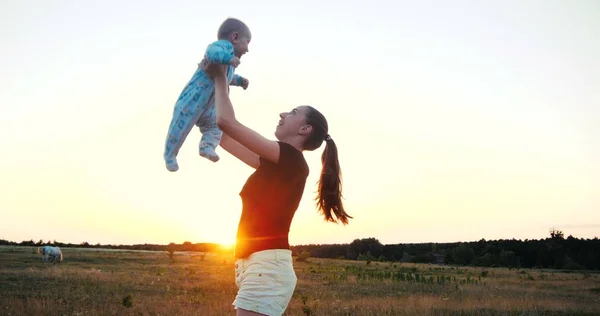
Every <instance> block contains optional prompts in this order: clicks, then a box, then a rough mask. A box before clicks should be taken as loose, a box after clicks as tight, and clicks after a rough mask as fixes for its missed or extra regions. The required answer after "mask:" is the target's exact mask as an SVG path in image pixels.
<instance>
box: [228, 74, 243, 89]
mask: <svg viewBox="0 0 600 316" xmlns="http://www.w3.org/2000/svg"><path fill="white" fill-rule="evenodd" d="M242 79H244V77H242V76H240V75H238V74H233V78H232V79H231V82H230V83H229V85H231V86H238V87H240V86H242Z"/></svg>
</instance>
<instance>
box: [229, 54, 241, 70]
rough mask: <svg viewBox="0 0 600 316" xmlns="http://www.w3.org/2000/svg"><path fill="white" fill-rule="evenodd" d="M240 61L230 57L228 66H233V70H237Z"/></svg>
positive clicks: (235, 57)
mask: <svg viewBox="0 0 600 316" xmlns="http://www.w3.org/2000/svg"><path fill="white" fill-rule="evenodd" d="M240 62H241V61H240V59H239V58H238V57H237V56H233V57H231V60H230V61H229V64H230V65H232V66H233V68H237V66H239V65H240Z"/></svg>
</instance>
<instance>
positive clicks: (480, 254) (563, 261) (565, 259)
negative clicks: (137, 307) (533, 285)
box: [0, 230, 600, 270]
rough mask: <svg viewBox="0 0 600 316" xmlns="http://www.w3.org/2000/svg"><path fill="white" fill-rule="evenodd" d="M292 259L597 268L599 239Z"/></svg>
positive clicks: (336, 247) (401, 248) (367, 241)
mask: <svg viewBox="0 0 600 316" xmlns="http://www.w3.org/2000/svg"><path fill="white" fill-rule="evenodd" d="M0 245H18V246H32V247H40V246H43V245H55V246H59V247H61V248H69V247H76V248H102V249H129V250H151V251H197V252H220V253H223V252H231V249H227V248H224V247H222V246H221V245H219V244H216V243H195V244H194V243H191V242H189V241H186V242H184V243H182V244H175V243H170V244H168V245H159V244H137V245H101V244H96V245H91V244H89V243H87V242H82V243H80V244H72V243H62V242H57V241H52V242H50V241H49V242H44V241H42V240H39V241H38V242H35V241H33V240H29V241H22V242H20V243H16V242H11V241H8V240H3V239H0ZM291 249H292V252H293V254H294V255H295V256H299V255H301V254H303V256H304V257H306V256H310V257H316V258H331V259H345V260H363V261H394V262H397V261H400V262H414V263H436V264H455V265H471V266H480V267H514V268H548V269H565V270H600V240H598V238H597V237H596V238H594V239H583V238H575V237H573V236H571V235H569V236H568V237H567V238H565V237H564V234H563V232H561V231H559V230H552V231H551V232H550V236H549V237H547V238H545V239H539V240H535V239H533V240H529V239H526V240H517V239H500V240H485V239H481V240H479V241H473V242H455V243H410V244H389V245H384V244H382V243H381V242H379V240H378V239H376V238H373V237H371V238H363V239H355V240H354V241H352V242H351V243H349V244H311V245H298V246H291Z"/></svg>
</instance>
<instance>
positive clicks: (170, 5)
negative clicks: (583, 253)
mask: <svg viewBox="0 0 600 316" xmlns="http://www.w3.org/2000/svg"><path fill="white" fill-rule="evenodd" d="M291 3H292V2H289V1H226V2H220V1H197V0H194V1H158V0H152V1H150V0H146V1H141V0H139V1H131V0H110V1H106V0H103V1H99V0H95V1H92V0H89V1H82V0H70V1H67V0H62V1H58V0H39V1H33V0H4V1H1V2H0V45H1V50H0V135H1V136H0V148H2V154H1V155H0V239H8V240H13V241H22V240H29V239H33V240H39V239H43V240H58V241H63V242H73V243H79V242H83V241H87V242H89V243H93V244H95V243H102V244H107V243H111V244H133V243H160V244H167V243H169V242H176V243H181V242H184V241H191V242H194V243H195V242H219V243H231V242H233V241H234V239H235V232H236V228H237V224H238V219H239V216H240V212H241V200H240V197H239V195H238V194H239V192H240V190H241V188H242V185H243V184H244V182H245V180H246V178H247V177H248V176H249V175H250V174H251V173H252V171H253V170H252V169H250V168H249V167H246V166H245V165H244V164H243V163H241V162H239V161H237V160H236V159H235V158H233V157H232V156H230V155H229V154H228V153H226V152H224V151H223V150H222V149H220V150H219V154H220V155H221V160H220V161H219V162H218V163H212V162H210V161H208V160H207V159H204V158H200V157H199V156H198V154H197V153H198V149H197V148H198V141H199V140H200V132H199V131H198V129H194V130H193V131H192V133H191V134H190V136H189V137H188V139H187V141H186V143H185V144H184V146H183V148H182V150H181V152H180V156H179V157H180V158H179V162H180V163H179V165H180V170H179V171H178V172H176V173H170V172H168V171H167V170H166V169H165V166H164V162H163V159H162V152H163V145H164V141H165V137H166V132H167V128H168V125H169V122H170V120H171V115H172V112H173V105H174V103H175V100H176V99H177V97H178V96H179V93H180V92H181V90H182V88H183V87H184V86H185V84H186V83H187V81H188V80H189V78H190V76H191V75H192V73H193V72H194V71H195V68H196V63H198V62H199V61H200V59H201V58H202V55H203V54H204V50H205V48H206V46H207V45H208V44H209V43H210V42H212V41H214V40H216V32H217V28H218V26H219V24H220V23H221V22H222V21H223V20H224V19H225V18H226V17H228V16H233V17H237V18H240V19H242V20H243V21H245V22H246V23H247V24H248V25H249V26H250V28H251V30H252V32H253V39H252V42H251V44H250V52H249V53H248V54H246V55H245V56H244V57H243V58H242V63H241V65H240V67H238V69H237V73H238V74H240V75H242V76H245V77H247V78H248V79H249V80H250V87H249V89H248V90H246V91H243V90H242V89H241V88H239V87H232V90H231V96H232V100H233V103H234V106H235V110H236V115H237V117H238V119H239V120H240V121H241V122H243V123H244V124H246V125H248V126H250V127H252V128H254V129H256V130H257V131H259V132H260V133H262V134H263V135H265V136H267V137H269V138H272V139H274V136H273V132H274V130H275V127H276V125H277V121H278V119H279V118H278V114H279V113H280V112H282V111H287V110H290V109H292V108H293V107H295V106H297V105H301V104H311V105H313V106H315V107H316V108H318V109H319V110H321V111H322V112H323V113H324V114H325V116H326V117H327V118H328V120H329V124H330V134H331V135H332V137H333V139H334V140H335V141H336V143H337V144H338V147H339V154H340V163H341V166H342V171H343V177H344V187H343V189H344V191H343V193H344V196H345V203H346V209H347V211H348V212H349V213H350V214H351V215H352V216H354V219H353V220H351V222H350V225H348V226H346V227H344V226H343V225H341V224H340V225H336V224H331V223H326V222H324V221H323V219H322V217H321V216H320V215H319V214H318V213H317V211H316V208H315V207H314V202H313V199H314V197H315V191H316V188H317V187H316V181H317V179H318V175H319V171H320V155H321V152H322V149H323V148H320V149H319V150H317V151H315V152H310V153H306V155H305V157H306V159H307V161H308V163H309V166H310V168H311V174H310V176H309V178H308V181H307V186H306V189H305V195H304V198H303V201H302V203H301V205H300V208H299V209H298V212H297V213H296V216H295V219H294V222H293V224H292V227H291V232H290V243H291V244H295V245H297V244H307V243H349V242H351V241H352V240H353V239H356V238H367V237H375V238H378V239H379V240H380V241H381V242H382V243H386V244H391V243H410V242H454V241H472V240H479V239H481V238H485V239H488V240H489V239H499V238H517V239H525V238H530V239H531V238H535V239H537V238H545V237H546V236H548V231H549V229H550V228H552V227H555V228H558V229H561V230H563V231H564V233H565V235H569V234H572V235H574V236H575V237H585V238H593V237H594V236H600V2H598V1H594V0H589V1H583V0H573V1H566V0H564V1H546V0H539V1H533V0H515V1H462V0H456V1H441V0H439V1H368V0H365V1H341V0H340V1H327V2H325V1H323V2H321V1H294V2H293V4H291ZM325 3H327V4H325Z"/></svg>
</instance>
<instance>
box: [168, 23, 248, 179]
mask: <svg viewBox="0 0 600 316" xmlns="http://www.w3.org/2000/svg"><path fill="white" fill-rule="evenodd" d="M217 38H218V40H217V41H216V42H214V43H212V44H210V45H209V46H208V48H207V49H206V52H205V54H204V58H203V59H202V61H201V62H200V63H199V64H198V69H197V70H196V71H195V72H194V75H193V76H192V78H191V79H190V81H189V82H188V83H187V85H186V86H185V88H183V91H182V92H181V94H180V95H179V98H178V99H177V102H176V103H175V109H174V111H173V118H172V119H171V124H170V126H169V131H168V134H167V140H166V143H165V151H164V155H163V156H164V159H165V164H166V167H167V170H169V171H177V170H178V169H179V165H178V164H177V154H178V153H179V149H180V148H181V145H182V144H183V142H184V141H185V138H186V137H187V135H188V134H189V133H190V131H191V130H192V128H193V127H194V125H198V127H199V128H200V132H201V133H202V138H201V140H200V156H202V157H204V158H207V159H209V160H211V161H213V162H217V161H218V160H219V156H218V155H217V153H216V152H215V149H216V148H217V146H218V145H219V142H220V141H221V136H222V135H223V132H222V131H221V130H220V129H219V127H218V126H217V122H216V110H215V99H214V91H215V85H214V82H213V80H212V79H211V78H210V77H209V76H208V74H207V73H206V72H205V69H206V66H208V65H209V64H211V63H214V64H223V65H228V67H227V80H228V82H229V84H230V85H233V86H240V87H242V88H243V89H244V90H246V89H247V88H248V83H249V82H248V79H246V78H244V77H242V76H239V75H237V74H235V73H234V72H235V68H236V67H237V66H238V65H239V64H240V58H241V57H242V55H244V54H245V53H247V52H248V44H249V43H250V40H251V38H252V34H251V33H250V29H249V28H248V26H246V24H244V23H243V22H242V21H240V20H237V19H234V18H228V19H226V20H225V21H224V22H223V23H222V24H221V26H220V27H219V31H218V35H217Z"/></svg>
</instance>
